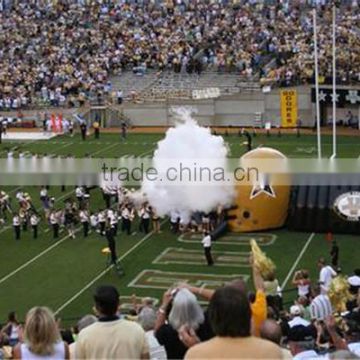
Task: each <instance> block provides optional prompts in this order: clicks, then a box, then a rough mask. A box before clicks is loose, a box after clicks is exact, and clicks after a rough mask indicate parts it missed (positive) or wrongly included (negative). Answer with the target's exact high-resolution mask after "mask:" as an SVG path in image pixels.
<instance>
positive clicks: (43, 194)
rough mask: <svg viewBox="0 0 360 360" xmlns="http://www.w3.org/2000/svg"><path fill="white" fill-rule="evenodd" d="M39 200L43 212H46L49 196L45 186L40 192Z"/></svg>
mask: <svg viewBox="0 0 360 360" xmlns="http://www.w3.org/2000/svg"><path fill="white" fill-rule="evenodd" d="M40 200H41V203H42V206H43V208H44V210H45V211H46V210H47V209H48V208H49V196H48V190H47V188H46V186H43V187H42V188H41V190H40Z"/></svg>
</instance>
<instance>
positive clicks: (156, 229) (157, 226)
mask: <svg viewBox="0 0 360 360" xmlns="http://www.w3.org/2000/svg"><path fill="white" fill-rule="evenodd" d="M149 209H150V213H151V220H152V226H153V232H154V234H160V233H161V231H160V218H159V215H158V214H157V213H156V211H155V209H154V208H152V207H151V206H149Z"/></svg>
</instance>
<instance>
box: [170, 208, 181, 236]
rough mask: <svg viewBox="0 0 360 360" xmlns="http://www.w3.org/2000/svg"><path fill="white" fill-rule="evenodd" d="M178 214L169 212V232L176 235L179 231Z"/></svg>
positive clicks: (174, 211)
mask: <svg viewBox="0 0 360 360" xmlns="http://www.w3.org/2000/svg"><path fill="white" fill-rule="evenodd" d="M179 220H180V214H179V212H178V211H176V210H173V211H171V212H170V228H171V232H173V233H174V234H176V233H177V232H178V230H179Z"/></svg>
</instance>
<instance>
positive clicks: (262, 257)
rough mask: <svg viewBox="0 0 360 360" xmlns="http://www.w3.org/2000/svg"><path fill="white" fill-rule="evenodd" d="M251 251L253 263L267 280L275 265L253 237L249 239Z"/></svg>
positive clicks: (271, 274)
mask: <svg viewBox="0 0 360 360" xmlns="http://www.w3.org/2000/svg"><path fill="white" fill-rule="evenodd" d="M250 245H251V251H252V254H253V258H254V264H255V266H256V267H257V269H258V270H259V272H260V274H261V276H262V278H263V279H265V280H267V279H269V278H270V277H272V276H273V274H274V272H275V269H276V266H275V264H274V263H273V261H272V260H271V259H269V258H268V257H267V256H266V254H265V253H263V252H262V251H261V249H260V248H259V246H258V244H257V243H256V241H255V240H254V239H251V240H250Z"/></svg>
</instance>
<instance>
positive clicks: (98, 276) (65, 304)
mask: <svg viewBox="0 0 360 360" xmlns="http://www.w3.org/2000/svg"><path fill="white" fill-rule="evenodd" d="M166 221H167V220H166V219H165V220H163V221H162V222H161V223H160V225H163V224H164V223H165V222H166ZM153 234H154V233H153V232H150V233H149V234H147V235H146V236H144V237H143V238H142V239H141V240H140V241H139V242H138V243H136V244H135V245H134V246H133V247H132V248H130V249H129V250H128V251H127V252H126V253H125V254H124V255H123V256H121V257H120V258H118V261H121V260H123V259H125V258H126V257H127V256H128V255H129V254H131V253H132V252H133V251H134V250H135V249H137V248H138V247H139V246H140V245H141V244H142V243H144V242H145V241H146V240H147V239H148V238H149V237H151V236H152V235H153ZM113 267H114V265H110V266H109V267H108V268H106V269H105V270H103V271H102V272H101V273H100V274H98V275H97V276H96V277H95V278H94V279H92V280H91V281H90V282H89V283H87V284H86V285H85V286H84V287H83V288H82V289H81V290H80V291H78V292H77V293H76V294H75V295H74V296H72V297H71V298H70V299H69V300H67V301H66V302H65V303H64V304H62V305H61V306H60V307H59V308H58V309H57V310H56V311H55V315H57V314H58V313H60V312H61V311H62V310H64V309H65V308H66V307H67V306H69V305H70V304H71V303H72V302H73V301H74V300H76V299H77V298H78V297H79V296H80V295H81V294H83V293H84V292H85V291H86V290H87V289H89V288H90V287H91V286H92V285H93V284H95V283H96V282H97V281H98V280H99V279H101V278H102V277H103V276H104V275H105V274H106V273H107V272H109V271H110V270H111V269H112V268H113Z"/></svg>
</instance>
